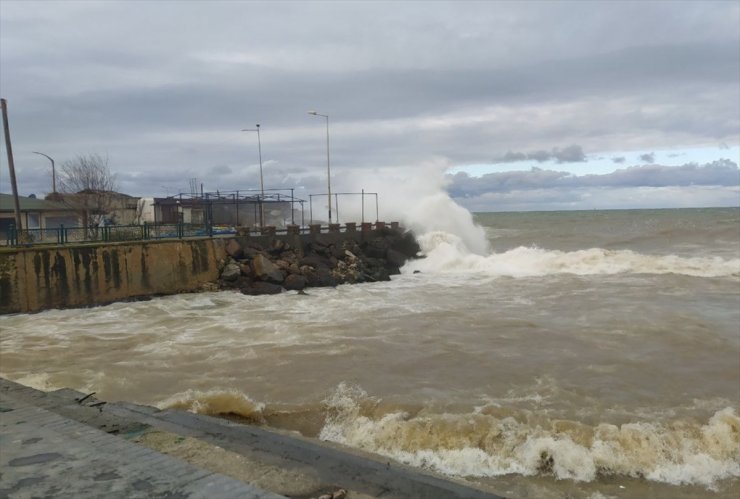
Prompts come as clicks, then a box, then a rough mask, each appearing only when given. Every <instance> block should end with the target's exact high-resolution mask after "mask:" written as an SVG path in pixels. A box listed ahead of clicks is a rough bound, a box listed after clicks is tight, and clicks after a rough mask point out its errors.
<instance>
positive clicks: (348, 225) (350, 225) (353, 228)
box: [344, 222, 357, 232]
mask: <svg viewBox="0 0 740 499" xmlns="http://www.w3.org/2000/svg"><path fill="white" fill-rule="evenodd" d="M344 227H345V230H346V231H347V232H355V231H357V224H356V223H355V222H347V223H346V224H344Z"/></svg>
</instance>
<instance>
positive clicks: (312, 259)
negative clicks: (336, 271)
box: [299, 254, 329, 269]
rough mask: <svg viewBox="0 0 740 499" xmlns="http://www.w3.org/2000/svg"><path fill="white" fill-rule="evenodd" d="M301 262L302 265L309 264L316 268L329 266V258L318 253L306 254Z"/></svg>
mask: <svg viewBox="0 0 740 499" xmlns="http://www.w3.org/2000/svg"><path fill="white" fill-rule="evenodd" d="M299 263H300V265H301V266H303V265H308V266H311V267H313V268H315V269H318V268H322V267H323V268H328V267H329V259H328V258H325V257H323V256H320V255H316V254H313V255H306V256H304V257H303V258H301V260H300V262H299Z"/></svg>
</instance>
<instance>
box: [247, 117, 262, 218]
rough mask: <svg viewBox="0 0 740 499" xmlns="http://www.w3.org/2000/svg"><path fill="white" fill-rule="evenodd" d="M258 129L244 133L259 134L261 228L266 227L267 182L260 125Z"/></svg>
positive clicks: (250, 129)
mask: <svg viewBox="0 0 740 499" xmlns="http://www.w3.org/2000/svg"><path fill="white" fill-rule="evenodd" d="M256 127H257V128H245V129H244V130H242V132H257V150H258V151H259V155H260V193H261V194H260V196H261V198H262V202H261V203H260V227H264V226H265V181H264V178H263V176H262V139H261V138H260V124H259V123H257V125H256Z"/></svg>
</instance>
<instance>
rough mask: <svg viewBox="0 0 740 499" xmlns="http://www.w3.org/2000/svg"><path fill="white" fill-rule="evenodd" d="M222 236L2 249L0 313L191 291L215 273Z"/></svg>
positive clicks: (214, 277)
mask: <svg viewBox="0 0 740 499" xmlns="http://www.w3.org/2000/svg"><path fill="white" fill-rule="evenodd" d="M224 255H225V252H224V240H223V239H192V240H170V241H136V242H125V243H123V242H121V243H105V244H94V245H93V244H86V245H64V246H52V247H30V248H14V249H8V250H3V251H2V252H0V313H3V314H8V313H18V312H37V311H40V310H45V309H50V308H66V307H83V306H89V305H98V304H103V303H110V302H114V301H118V300H126V299H131V298H135V297H138V296H151V295H158V294H174V293H180V292H187V291H194V290H196V289H198V288H199V287H200V286H202V285H203V284H205V283H207V282H212V281H214V280H215V279H216V278H217V277H218V261H219V259H221V258H223V256H224Z"/></svg>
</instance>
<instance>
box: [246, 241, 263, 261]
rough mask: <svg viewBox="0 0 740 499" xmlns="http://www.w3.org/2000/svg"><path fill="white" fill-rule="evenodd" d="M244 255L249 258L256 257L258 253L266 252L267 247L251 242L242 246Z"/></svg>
mask: <svg viewBox="0 0 740 499" xmlns="http://www.w3.org/2000/svg"><path fill="white" fill-rule="evenodd" d="M242 251H243V252H244V256H246V257H247V258H254V257H255V256H257V255H260V254H262V253H264V251H265V249H264V248H263V247H262V246H260V245H259V244H257V243H249V244H248V245H247V246H245V247H244V248H242Z"/></svg>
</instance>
